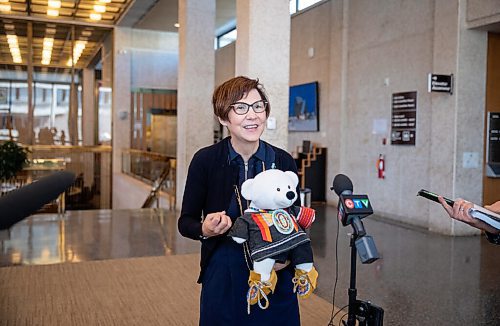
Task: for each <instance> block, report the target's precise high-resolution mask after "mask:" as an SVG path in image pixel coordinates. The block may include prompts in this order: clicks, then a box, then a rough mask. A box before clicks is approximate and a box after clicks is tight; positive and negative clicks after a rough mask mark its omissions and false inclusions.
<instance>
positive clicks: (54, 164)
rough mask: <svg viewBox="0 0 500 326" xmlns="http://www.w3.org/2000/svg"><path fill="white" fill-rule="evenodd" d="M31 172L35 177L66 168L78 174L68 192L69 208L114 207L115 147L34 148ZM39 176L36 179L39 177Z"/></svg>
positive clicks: (44, 146)
mask: <svg viewBox="0 0 500 326" xmlns="http://www.w3.org/2000/svg"><path fill="white" fill-rule="evenodd" d="M27 148H28V149H29V151H30V152H31V153H30V154H29V159H30V162H31V164H30V166H29V167H27V168H26V169H27V170H30V174H32V175H33V176H34V177H35V178H36V177H39V176H43V175H44V174H46V173H48V172H50V171H51V170H54V169H58V168H59V167H62V169H64V170H66V171H70V172H73V173H74V174H75V175H76V180H75V182H74V184H73V185H72V186H71V187H70V188H69V189H68V190H67V191H66V209H67V210H78V209H107V208H111V199H112V187H111V158H112V155H111V146H58V145H32V146H27ZM35 175H36V176H35Z"/></svg>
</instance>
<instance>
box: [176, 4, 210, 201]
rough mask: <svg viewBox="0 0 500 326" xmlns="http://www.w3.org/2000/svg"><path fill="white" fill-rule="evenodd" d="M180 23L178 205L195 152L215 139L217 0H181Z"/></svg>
mask: <svg viewBox="0 0 500 326" xmlns="http://www.w3.org/2000/svg"><path fill="white" fill-rule="evenodd" d="M179 24H180V28H179V75H178V83H177V166H176V168H177V181H176V182H177V190H176V192H177V199H176V201H177V202H176V206H177V207H180V205H181V203H182V195H183V193H184V187H185V182H186V175H187V169H188V166H189V163H190V162H191V159H192V158H193V155H194V153H195V152H196V151H197V150H198V149H200V148H202V147H204V146H208V145H210V144H211V143H212V142H213V111H212V109H211V107H212V106H211V103H212V102H211V100H212V93H213V90H214V76H215V51H214V31H215V0H180V1H179Z"/></svg>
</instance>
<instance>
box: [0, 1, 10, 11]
mask: <svg viewBox="0 0 500 326" xmlns="http://www.w3.org/2000/svg"><path fill="white" fill-rule="evenodd" d="M0 11H10V4H9V3H7V4H0Z"/></svg>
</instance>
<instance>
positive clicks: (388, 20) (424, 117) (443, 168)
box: [115, 0, 500, 234]
mask: <svg viewBox="0 0 500 326" xmlns="http://www.w3.org/2000/svg"><path fill="white" fill-rule="evenodd" d="M497 2H498V1H494V0H489V1H484V2H483V1H479V0H476V1H473V0H469V1H458V0H451V1H433V0H413V1H407V0H392V1H383V0H331V1H325V2H323V3H321V4H319V5H317V6H315V7H313V8H311V9H309V10H307V11H304V12H301V13H299V14H296V15H294V16H293V17H292V20H291V39H290V84H291V85H297V84H302V83H307V82H312V81H318V82H319V87H320V94H319V96H320V102H319V105H320V113H319V116H320V131H319V132H295V133H289V136H288V149H289V150H290V151H294V150H295V149H296V147H297V146H298V145H300V144H301V143H302V140H304V139H308V140H311V141H313V142H315V143H318V144H319V145H321V146H325V147H328V167H327V175H328V177H327V184H330V183H331V181H332V180H333V177H334V176H335V175H336V174H337V173H345V174H347V175H349V176H350V177H351V179H352V180H353V183H354V189H355V192H357V193H367V194H369V196H370V198H371V200H372V202H373V206H374V208H375V211H376V213H378V214H379V215H383V216H385V217H388V218H392V219H395V220H397V221H400V222H405V223H409V224H413V225H417V226H422V227H425V228H428V229H431V230H435V231H437V232H441V233H446V234H471V233H475V232H477V231H475V230H473V229H471V228H468V227H467V226H465V225H463V224H455V223H453V222H452V221H451V220H450V219H448V218H446V216H445V214H444V212H443V210H442V209H441V208H440V207H439V206H438V205H437V204H434V203H431V202H428V201H426V200H424V199H422V198H417V197H415V195H416V193H417V191H418V190H420V189H421V188H426V189H428V190H431V191H434V192H438V193H442V194H443V195H447V196H449V197H464V198H467V199H469V200H472V201H475V202H478V203H481V199H482V190H481V181H480V180H481V176H482V164H483V162H482V157H483V148H482V144H483V134H482V131H483V130H484V119H482V118H481V117H482V116H484V93H485V85H484V83H485V68H486V67H485V62H486V61H485V60H486V40H487V38H486V32H485V31H482V30H471V29H468V27H471V26H472V27H477V26H479V25H481V26H482V25H488V24H492V23H495V22H498V21H500V19H499V18H498V17H499V14H498V10H496V9H491V8H498V7H497V6H495V4H496V3H497ZM490 7H491V8H490ZM485 8H486V9H485ZM488 8H490V9H488ZM488 13H493V14H492V15H490V16H488V15H487V14H488ZM492 17H493V18H492ZM477 24H479V25H477ZM483 27H484V26H483ZM310 49H312V50H310ZM311 51H312V52H313V55H310V54H311ZM274 55H278V56H279V53H278V54H274ZM234 56H235V50H234V45H230V46H227V47H225V48H223V49H220V50H218V51H217V53H216V73H215V76H214V79H215V85H218V84H220V83H221V82H222V81H224V80H226V79H228V78H230V77H232V76H234V66H235V58H234ZM155 60H158V58H156V59H155ZM115 70H116V68H115ZM132 71H139V70H134V67H132ZM172 73H175V72H173V71H172ZM428 73H439V74H454V76H455V85H456V88H455V92H454V93H453V95H449V94H445V93H428V92H427V75H428ZM115 78H116V72H115ZM169 78H174V76H171V75H168V76H165V77H164V79H163V80H162V81H161V83H164V82H165V79H169ZM134 80H138V79H135V78H134ZM404 91H416V92H417V96H418V97H417V135H416V145H415V146H395V145H390V123H391V95H392V94H393V93H396V92H404ZM207 105H208V104H207ZM380 119H381V120H385V121H386V123H387V130H386V132H385V133H382V134H376V135H374V134H373V132H372V131H373V130H372V129H373V128H372V126H373V123H374V121H375V120H380ZM384 137H385V138H387V142H388V144H387V145H383V144H382V139H383V138H384ZM379 153H383V154H385V155H386V179H385V180H380V179H377V171H376V167H375V163H376V160H377V158H378V155H379ZM467 153H473V154H477V155H478V157H479V160H478V161H477V162H476V163H477V164H476V165H474V166H473V167H472V168H469V167H466V166H464V161H463V158H464V155H465V154H467ZM115 162H116V161H115ZM327 194H328V195H327V200H328V202H329V203H331V204H335V203H336V200H337V198H336V196H335V195H334V194H333V193H332V192H330V191H328V192H327Z"/></svg>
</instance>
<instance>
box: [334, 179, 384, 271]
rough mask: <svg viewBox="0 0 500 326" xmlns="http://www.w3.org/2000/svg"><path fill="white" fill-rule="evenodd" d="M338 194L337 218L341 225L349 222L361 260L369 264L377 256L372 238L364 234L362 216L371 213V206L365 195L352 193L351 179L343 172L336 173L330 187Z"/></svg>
mask: <svg viewBox="0 0 500 326" xmlns="http://www.w3.org/2000/svg"><path fill="white" fill-rule="evenodd" d="M330 189H332V190H333V191H335V193H336V194H337V195H338V196H339V205H338V210H339V219H340V221H341V222H342V225H343V226H347V225H349V224H351V225H352V227H353V229H354V240H355V245H356V248H357V250H358V253H359V256H360V258H361V262H362V263H363V264H370V263H372V262H374V261H375V260H377V259H378V258H379V254H378V251H377V247H376V246H375V242H374V241H373V238H372V237H371V236H369V235H366V231H365V227H364V225H363V222H362V221H361V219H362V218H365V217H367V216H368V215H371V214H373V208H372V206H371V204H370V200H369V199H368V196H367V195H355V194H353V192H352V191H353V185H352V181H351V179H349V177H348V176H346V175H345V174H337V175H336V176H335V178H334V179H333V185H332V187H331V188H330Z"/></svg>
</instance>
